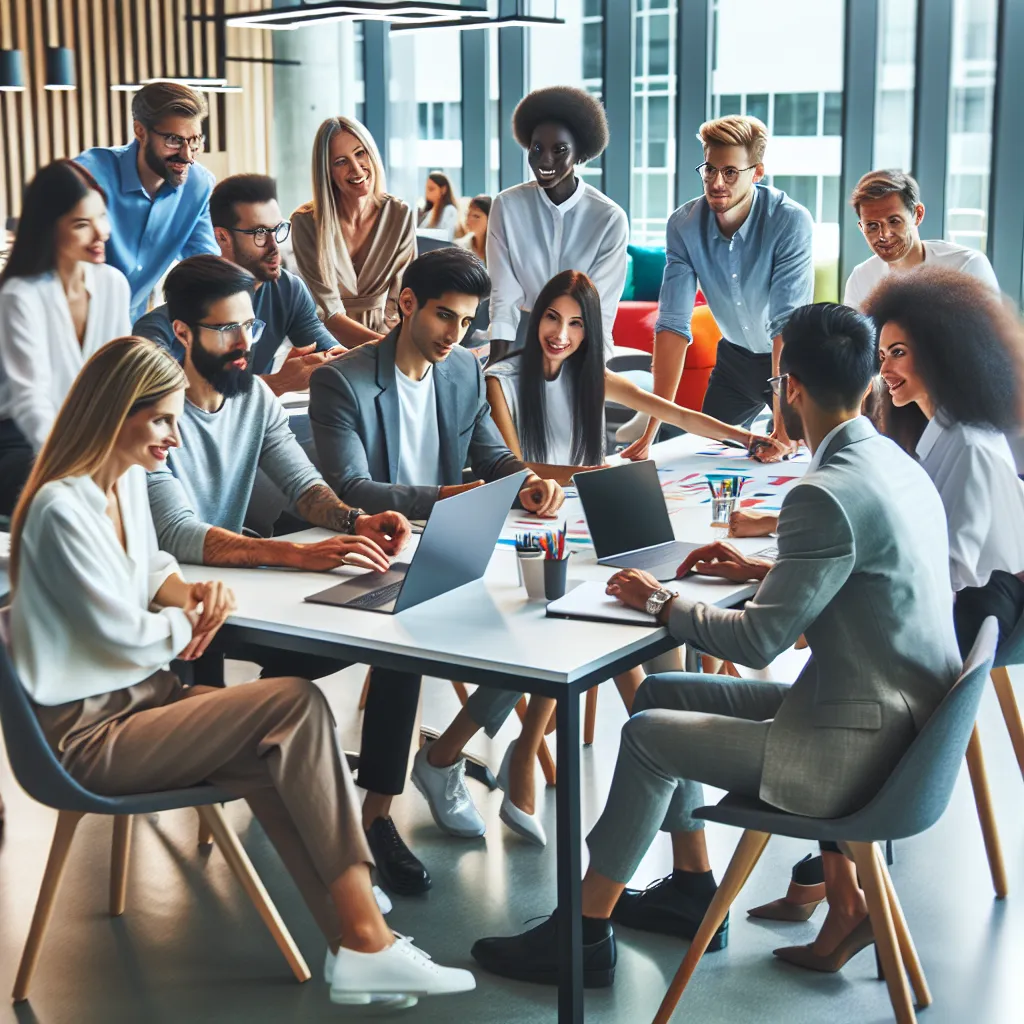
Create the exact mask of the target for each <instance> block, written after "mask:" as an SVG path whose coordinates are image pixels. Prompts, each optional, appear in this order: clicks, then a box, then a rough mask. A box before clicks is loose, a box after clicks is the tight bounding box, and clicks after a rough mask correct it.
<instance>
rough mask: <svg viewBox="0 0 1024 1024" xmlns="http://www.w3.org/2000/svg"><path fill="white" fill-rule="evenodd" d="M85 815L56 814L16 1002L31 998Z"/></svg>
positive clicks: (69, 812)
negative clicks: (30, 988) (66, 867)
mask: <svg viewBox="0 0 1024 1024" xmlns="http://www.w3.org/2000/svg"><path fill="white" fill-rule="evenodd" d="M83 817H85V815H83V814H80V813H79V812H78V811H61V812H60V813H59V814H58V815H57V827H56V828H55V829H54V832H53V842H52V843H51V844H50V856H49V857H48V858H47V860H46V870H45V871H44V872H43V883H42V885H41V886H40V887H39V898H38V899H37V900H36V909H35V912H34V913H33V915H32V925H31V927H30V928H29V930H28V938H27V939H26V940H25V949H24V952H23V953H22V954H21V963H20V965H19V966H18V976H17V977H16V978H15V980H14V992H13V994H12V996H13V999H14V1001H15V1002H16V1003H21V1002H24V1000H26V999H28V986H29V983H30V982H31V981H32V974H33V972H34V971H35V969H36V963H37V962H38V961H39V951H40V949H41V948H42V945H43V936H44V935H45V934H46V926H47V925H48V924H49V923H50V915H51V914H52V913H53V904H54V902H55V901H56V899H57V890H58V889H59V888H60V880H61V877H62V876H63V874H64V865H65V864H66V863H67V859H68V852H69V851H70V849H71V840H72V839H74V837H75V829H76V828H78V823H79V822H80V821H81V820H82V818H83Z"/></svg>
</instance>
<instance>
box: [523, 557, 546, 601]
mask: <svg viewBox="0 0 1024 1024" xmlns="http://www.w3.org/2000/svg"><path fill="white" fill-rule="evenodd" d="M544 561H545V559H544V552H543V551H517V552H516V567H517V568H518V569H519V583H520V586H524V587H526V596H527V597H528V598H529V599H530V600H531V601H540V600H542V599H543V597H544Z"/></svg>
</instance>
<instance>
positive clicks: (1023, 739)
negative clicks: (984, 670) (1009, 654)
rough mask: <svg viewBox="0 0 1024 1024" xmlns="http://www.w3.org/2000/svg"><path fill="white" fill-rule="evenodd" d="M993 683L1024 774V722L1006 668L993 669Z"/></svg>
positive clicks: (1023, 774)
mask: <svg viewBox="0 0 1024 1024" xmlns="http://www.w3.org/2000/svg"><path fill="white" fill-rule="evenodd" d="M992 685H993V686H994V687H995V691H996V698H997V699H998V701H999V707H1000V709H1001V710H1002V712H1003V719H1004V720H1005V722H1006V729H1007V731H1008V732H1009V734H1010V742H1011V743H1012V744H1013V752H1014V753H1015V754H1016V755H1017V765H1018V767H1019V768H1020V773H1021V775H1022V776H1024V724H1022V723H1021V720H1020V709H1019V708H1018V707H1017V701H1016V699H1015V698H1014V696H1013V685H1012V683H1011V682H1010V673H1009V672H1008V671H1007V670H1006V669H1005V668H994V669H992Z"/></svg>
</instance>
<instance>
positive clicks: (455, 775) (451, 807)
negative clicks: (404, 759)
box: [412, 741, 485, 839]
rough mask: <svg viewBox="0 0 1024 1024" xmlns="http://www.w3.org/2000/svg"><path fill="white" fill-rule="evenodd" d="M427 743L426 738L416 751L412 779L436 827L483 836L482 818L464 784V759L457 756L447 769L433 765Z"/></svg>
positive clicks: (462, 834)
mask: <svg viewBox="0 0 1024 1024" xmlns="http://www.w3.org/2000/svg"><path fill="white" fill-rule="evenodd" d="M430 746H431V743H430V741H428V742H427V743H424V744H423V746H422V747H420V749H419V750H417V751H416V756H415V758H413V762H412V782H413V785H414V786H415V787H416V788H417V789H418V790H419V791H420V792H421V793H422V794H423V796H424V797H425V798H426V801H427V805H428V806H429V807H430V813H431V815H433V818H434V821H435V823H436V824H437V827H438V828H439V829H442V830H443V831H445V832H448V833H450V834H451V835H453V836H459V837H460V838H463V839H474V838H476V837H477V836H482V835H483V834H484V831H485V827H484V819H483V818H481V817H480V812H479V811H478V810H477V809H476V805H475V804H474V803H473V798H472V797H471V796H470V795H469V789H468V788H467V787H466V759H465V758H464V757H460V758H459V760H458V761H456V762H455V764H453V765H450V766H449V767H447V768H435V767H434V766H433V765H432V764H431V763H430V762H429V761H428V760H427V751H428V750H430Z"/></svg>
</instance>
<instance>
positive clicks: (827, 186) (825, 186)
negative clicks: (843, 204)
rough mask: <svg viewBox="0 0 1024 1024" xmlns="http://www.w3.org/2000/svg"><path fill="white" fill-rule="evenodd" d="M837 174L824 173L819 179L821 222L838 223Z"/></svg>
mask: <svg viewBox="0 0 1024 1024" xmlns="http://www.w3.org/2000/svg"><path fill="white" fill-rule="evenodd" d="M839 206H840V202H839V175H838V174H826V175H825V176H824V177H823V178H822V179H821V223H822V224H838V223H839Z"/></svg>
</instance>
